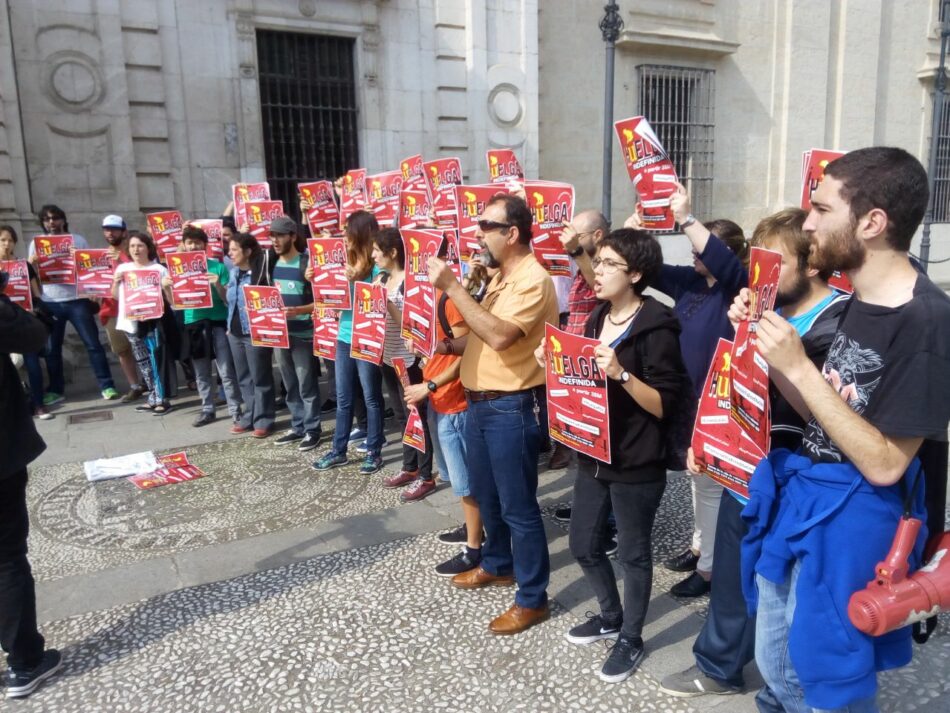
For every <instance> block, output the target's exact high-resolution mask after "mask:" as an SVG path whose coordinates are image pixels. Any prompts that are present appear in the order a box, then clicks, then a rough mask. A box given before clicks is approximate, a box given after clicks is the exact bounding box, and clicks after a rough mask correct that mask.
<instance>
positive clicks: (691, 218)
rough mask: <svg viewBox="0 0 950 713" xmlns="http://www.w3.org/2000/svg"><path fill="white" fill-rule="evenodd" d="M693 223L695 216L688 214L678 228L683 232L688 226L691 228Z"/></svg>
mask: <svg viewBox="0 0 950 713" xmlns="http://www.w3.org/2000/svg"><path fill="white" fill-rule="evenodd" d="M695 222H696V216H694V215H693V214H692V213H690V214H689V215H687V216H686V220H684V221H683V222H682V223H680V228H682V229H683V230H685V229H686V228H688V227H689V226H691V225H692V224H693V223H695Z"/></svg>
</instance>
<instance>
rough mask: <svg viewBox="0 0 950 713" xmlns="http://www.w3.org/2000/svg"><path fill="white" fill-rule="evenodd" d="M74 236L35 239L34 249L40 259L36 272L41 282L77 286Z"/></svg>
mask: <svg viewBox="0 0 950 713" xmlns="http://www.w3.org/2000/svg"><path fill="white" fill-rule="evenodd" d="M73 248H74V243H73V236H72V235H43V236H41V237H38V238H33V249H34V251H35V254H36V256H37V257H38V258H39V263H37V265H36V271H37V272H38V273H39V274H40V282H45V283H49V284H51V285H75V284H76V258H75V257H74V256H73Z"/></svg>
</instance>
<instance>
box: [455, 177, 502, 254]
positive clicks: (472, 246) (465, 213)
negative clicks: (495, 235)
mask: <svg viewBox="0 0 950 713" xmlns="http://www.w3.org/2000/svg"><path fill="white" fill-rule="evenodd" d="M499 193H508V190H507V189H506V188H505V187H504V186H456V187H455V203H456V215H457V216H458V220H457V222H458V231H459V257H460V258H461V260H462V262H468V261H469V260H471V258H472V255H474V254H475V253H477V252H478V251H479V250H480V248H479V247H478V240H477V238H476V236H475V232H476V231H477V230H478V219H479V217H480V216H481V214H482V211H484V210H485V205H486V204H487V203H488V201H489V200H491V199H492V198H493V197H494V196H496V195H498V194H499Z"/></svg>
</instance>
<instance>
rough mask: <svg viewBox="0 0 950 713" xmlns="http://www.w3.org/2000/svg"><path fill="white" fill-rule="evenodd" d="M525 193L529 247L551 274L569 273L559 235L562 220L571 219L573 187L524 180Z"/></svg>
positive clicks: (567, 256)
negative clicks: (531, 233)
mask: <svg viewBox="0 0 950 713" xmlns="http://www.w3.org/2000/svg"><path fill="white" fill-rule="evenodd" d="M524 190H525V195H526V196H527V198H528V208H530V209H531V218H532V223H533V224H534V238H532V240H531V249H532V250H533V251H534V255H535V257H537V258H538V262H540V263H541V264H542V265H543V266H544V269H545V270H547V271H548V274H549V275H551V276H553V277H570V276H571V258H570V256H569V255H568V254H567V253H566V252H564V246H563V245H561V240H560V236H561V233H563V232H564V222H565V221H568V222H570V221H571V220H573V218H574V186H572V185H569V184H567V183H555V182H553V181H525V184H524Z"/></svg>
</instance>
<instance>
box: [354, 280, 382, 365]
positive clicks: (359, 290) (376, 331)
mask: <svg viewBox="0 0 950 713" xmlns="http://www.w3.org/2000/svg"><path fill="white" fill-rule="evenodd" d="M354 288H355V293H356V296H355V300H354V303H353V342H352V344H351V345H350V356H351V357H353V358H354V359H362V360H363V361H368V362H372V363H373V364H382V362H383V344H384V343H385V341H386V299H387V297H386V287H385V286H384V285H373V284H370V283H369V282H357V283H356V284H355V285H354Z"/></svg>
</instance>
